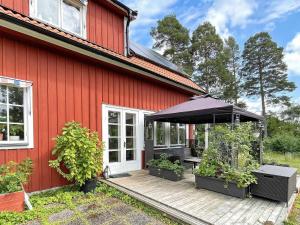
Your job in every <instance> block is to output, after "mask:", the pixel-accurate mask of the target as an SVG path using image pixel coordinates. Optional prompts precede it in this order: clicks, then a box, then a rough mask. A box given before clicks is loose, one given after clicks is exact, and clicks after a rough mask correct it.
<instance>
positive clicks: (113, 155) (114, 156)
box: [109, 151, 121, 163]
mask: <svg viewBox="0 0 300 225" xmlns="http://www.w3.org/2000/svg"><path fill="white" fill-rule="evenodd" d="M120 158H121V157H120V152H119V151H114V152H109V162H110V163H112V162H120Z"/></svg>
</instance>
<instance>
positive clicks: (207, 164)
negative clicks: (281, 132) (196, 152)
mask: <svg viewBox="0 0 300 225" xmlns="http://www.w3.org/2000/svg"><path fill="white" fill-rule="evenodd" d="M251 131H252V128H251V125H250V124H244V125H240V126H239V127H237V128H236V129H235V130H230V129H228V128H227V127H224V126H220V127H216V128H215V131H212V132H211V136H213V137H211V138H210V145H209V148H208V149H207V150H205V151H204V153H203V158H202V160H201V163H200V165H199V167H198V168H197V169H196V170H195V172H194V173H195V184H196V188H203V189H207V190H211V191H215V192H219V193H222V194H226V195H230V196H234V197H238V198H245V197H246V196H247V194H248V193H249V186H250V184H252V183H256V177H255V176H254V175H253V174H252V171H253V170H255V169H257V168H258V166H259V165H258V163H257V162H256V161H255V160H253V156H252V154H251V141H252V134H251ZM220 134H221V135H220ZM226 146H227V147H228V146H230V148H229V147H228V148H227V147H226ZM224 148H225V150H224ZM226 149H227V150H228V149H230V151H231V152H230V154H228V151H226ZM234 152H238V160H234V157H232V156H234V155H235V154H234ZM230 155H231V156H230Z"/></svg>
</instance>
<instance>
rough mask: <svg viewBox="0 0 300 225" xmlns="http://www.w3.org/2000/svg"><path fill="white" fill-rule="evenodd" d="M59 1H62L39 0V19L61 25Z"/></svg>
mask: <svg viewBox="0 0 300 225" xmlns="http://www.w3.org/2000/svg"><path fill="white" fill-rule="evenodd" d="M59 1H60V0H38V1H37V17H38V18H40V19H42V20H44V21H47V22H49V23H51V24H54V25H59V23H58V17H59V16H58V14H59Z"/></svg>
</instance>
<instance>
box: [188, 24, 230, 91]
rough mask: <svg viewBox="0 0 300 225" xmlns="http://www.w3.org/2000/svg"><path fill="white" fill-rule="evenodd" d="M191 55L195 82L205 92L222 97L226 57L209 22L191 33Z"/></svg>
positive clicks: (226, 73) (220, 42) (225, 75)
mask: <svg viewBox="0 0 300 225" xmlns="http://www.w3.org/2000/svg"><path fill="white" fill-rule="evenodd" d="M191 48H192V53H193V61H194V74H193V78H194V80H195V82H196V83H197V84H199V85H201V86H203V87H204V88H205V89H206V91H207V92H210V93H211V94H215V95H218V96H220V95H221V96H222V94H223V86H224V85H223V84H224V81H226V80H227V78H228V71H227V68H226V62H227V59H226V57H225V56H226V55H225V54H224V46H223V41H222V39H221V37H220V36H219V35H218V34H217V32H216V29H215V27H214V26H212V25H211V24H210V23H209V22H204V23H203V24H201V25H200V26H198V28H197V29H196V30H195V31H194V32H193V35H192V47H191Z"/></svg>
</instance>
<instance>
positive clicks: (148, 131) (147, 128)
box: [144, 121, 153, 140]
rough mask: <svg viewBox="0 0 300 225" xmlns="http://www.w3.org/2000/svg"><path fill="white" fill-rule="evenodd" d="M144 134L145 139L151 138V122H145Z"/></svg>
mask: <svg viewBox="0 0 300 225" xmlns="http://www.w3.org/2000/svg"><path fill="white" fill-rule="evenodd" d="M144 129H145V131H144V132H145V134H144V136H145V137H144V138H145V140H153V123H152V122H149V121H147V122H145V128H144Z"/></svg>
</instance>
